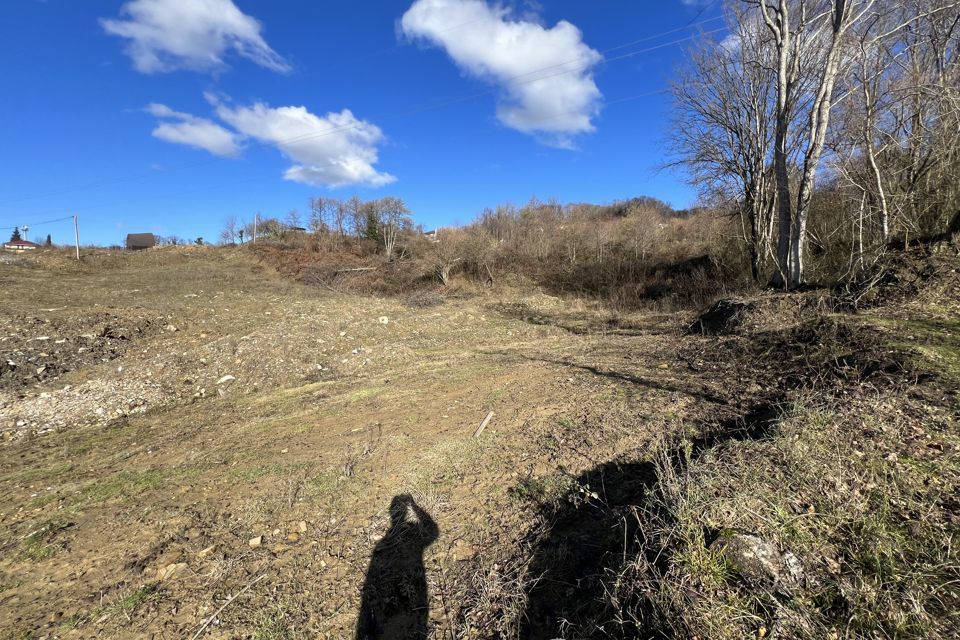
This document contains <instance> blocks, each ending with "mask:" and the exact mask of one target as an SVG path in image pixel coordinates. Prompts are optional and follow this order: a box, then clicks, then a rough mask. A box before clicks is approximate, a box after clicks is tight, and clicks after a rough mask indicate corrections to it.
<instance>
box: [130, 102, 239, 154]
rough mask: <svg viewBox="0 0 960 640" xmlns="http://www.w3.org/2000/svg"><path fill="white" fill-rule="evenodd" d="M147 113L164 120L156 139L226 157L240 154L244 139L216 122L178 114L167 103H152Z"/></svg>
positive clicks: (156, 133)
mask: <svg viewBox="0 0 960 640" xmlns="http://www.w3.org/2000/svg"><path fill="white" fill-rule="evenodd" d="M146 111H147V113H149V114H151V115H153V116H156V117H157V118H158V119H160V120H163V121H164V122H161V123H160V124H158V125H157V127H156V128H155V129H154V130H153V136H154V137H156V138H160V139H161V140H165V141H167V142H173V143H174V144H185V145H188V146H191V147H196V148H198V149H204V150H206V151H209V152H210V153H212V154H214V155H218V156H223V157H225V158H233V157H236V156H237V155H239V154H240V136H238V135H237V134H235V133H233V132H232V131H228V130H227V129H225V128H223V127H221V126H220V125H218V124H217V123H215V122H213V121H212V120H207V119H206V118H198V117H196V116H193V115H190V114H189V113H181V112H179V111H174V110H173V109H171V108H170V107H168V106H167V105H165V104H157V103H153V104H150V105H148V106H147V108H146Z"/></svg>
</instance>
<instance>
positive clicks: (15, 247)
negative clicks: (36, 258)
mask: <svg viewBox="0 0 960 640" xmlns="http://www.w3.org/2000/svg"><path fill="white" fill-rule="evenodd" d="M39 248H40V245H38V244H37V243H36V242H30V241H29V240H11V241H10V242H8V243H6V244H5V245H3V250H4V251H16V252H17V253H22V252H24V251H36V250H37V249H39Z"/></svg>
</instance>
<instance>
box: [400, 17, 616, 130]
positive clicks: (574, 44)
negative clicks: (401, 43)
mask: <svg viewBox="0 0 960 640" xmlns="http://www.w3.org/2000/svg"><path fill="white" fill-rule="evenodd" d="M400 29H401V30H402V32H403V33H404V34H405V35H406V36H407V37H410V38H413V39H420V40H423V41H425V42H429V43H431V44H433V45H436V46H439V47H442V48H443V49H444V50H445V51H446V52H447V54H448V55H449V56H450V57H451V58H452V59H453V61H454V62H455V63H456V64H457V65H458V66H459V67H460V68H461V69H462V70H463V71H465V72H466V73H468V74H470V75H473V76H475V77H478V78H482V79H484V80H487V81H489V82H492V83H494V84H495V85H496V86H498V87H499V88H500V89H501V90H502V92H503V93H502V96H501V99H500V103H499V104H498V106H497V118H498V119H499V120H500V121H501V122H502V123H503V124H505V125H506V126H508V127H511V128H513V129H516V130H518V131H522V132H524V133H529V134H533V135H535V136H537V137H538V138H539V139H540V140H541V141H543V142H546V143H547V144H552V145H555V146H560V147H570V146H572V139H573V136H574V135H576V134H578V133H585V132H590V131H593V130H594V128H595V127H594V125H593V122H592V119H593V117H594V116H595V115H596V114H597V113H598V111H599V109H600V99H601V97H602V96H601V95H600V90H599V89H597V85H596V84H595V83H594V81H593V71H592V70H593V67H594V66H595V65H597V64H598V63H600V62H601V61H602V60H603V57H602V56H601V55H600V54H599V53H598V52H597V51H595V50H593V49H591V48H590V47H588V46H587V45H586V44H585V43H584V42H583V37H582V34H581V32H580V30H579V29H578V28H577V27H575V26H574V25H572V24H571V23H569V22H567V21H565V20H561V21H560V22H558V23H557V24H556V25H555V26H553V27H552V28H546V27H544V26H542V25H540V24H537V23H536V22H531V21H528V20H521V19H514V18H513V17H512V16H511V14H510V11H509V9H506V8H504V7H501V6H490V5H489V4H487V3H486V2H485V1H484V0H416V2H414V3H413V5H412V6H411V7H410V8H409V9H408V10H407V12H406V13H405V14H403V17H402V18H401V19H400Z"/></svg>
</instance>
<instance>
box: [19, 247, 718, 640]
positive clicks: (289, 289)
mask: <svg viewBox="0 0 960 640" xmlns="http://www.w3.org/2000/svg"><path fill="white" fill-rule="evenodd" d="M0 281H2V284H3V290H4V292H5V300H6V303H5V305H4V308H3V309H2V311H0V360H2V364H3V367H4V369H3V370H2V375H0V429H2V438H3V443H2V448H0V483H2V493H3V496H4V497H3V501H2V504H0V511H2V513H0V530H2V532H3V544H4V552H3V555H2V559H0V628H2V629H5V630H7V631H6V632H7V634H8V635H11V636H12V637H21V636H22V637H118V638H119V637H156V638H167V637H169V638H182V637H189V636H191V635H193V634H195V633H196V632H198V631H199V630H200V628H201V626H202V625H203V624H204V623H205V622H207V621H208V620H210V619H211V618H212V621H211V622H209V624H208V625H207V626H206V628H204V629H203V635H204V637H210V638H216V637H222V638H234V637H299V636H298V635H297V634H298V633H302V634H303V636H304V637H329V638H340V637H345V636H348V635H351V634H352V633H353V629H354V626H355V624H356V620H357V615H358V610H359V607H360V605H361V602H360V600H361V591H362V585H363V583H364V577H365V574H366V571H367V565H368V563H369V561H370V556H371V552H372V550H373V549H374V547H375V545H376V544H377V542H378V541H380V540H381V539H382V538H383V536H384V534H385V533H386V530H387V525H388V524H389V507H390V504H391V500H392V499H393V498H394V497H395V496H404V495H410V496H412V497H413V499H414V500H415V501H416V503H417V504H418V505H419V507H420V508H421V509H423V510H424V511H425V512H427V513H428V514H429V515H430V517H431V518H432V519H433V520H434V521H435V522H436V525H437V528H438V533H439V534H438V536H437V537H436V540H435V541H434V542H433V544H431V545H430V546H429V547H428V548H427V549H426V553H425V560H424V561H425V565H426V567H427V576H428V579H429V580H430V582H431V588H430V594H431V595H430V605H429V606H430V616H429V619H430V621H431V622H430V625H431V630H432V632H433V633H435V634H436V635H437V637H442V634H443V630H444V629H445V628H446V626H447V625H448V624H449V622H450V621H449V620H448V616H450V615H452V614H451V611H452V607H453V604H452V603H449V602H443V601H442V597H443V594H444V591H445V590H444V588H443V586H442V584H439V582H440V581H442V580H443V579H445V577H446V578H448V579H452V578H450V576H453V575H455V574H456V570H457V566H458V563H465V562H468V561H471V560H473V559H475V557H476V556H477V554H478V553H480V550H482V549H483V548H484V546H485V545H487V544H489V543H490V541H491V540H494V541H496V540H498V539H499V538H500V537H501V536H507V537H509V538H511V539H515V538H517V537H519V536H521V535H522V534H523V533H524V531H525V530H526V529H527V528H529V525H530V522H531V520H532V518H531V516H530V509H531V505H535V503H536V501H537V500H539V499H542V498H543V497H544V494H545V492H548V491H550V490H551V487H550V486H549V485H550V482H549V479H550V478H552V477H554V476H555V474H557V473H558V471H562V472H563V473H570V474H575V473H577V472H579V471H580V470H581V469H584V468H588V467H591V466H593V465H594V464H596V463H597V462H598V461H599V458H604V459H605V458H606V457H609V456H610V455H613V454H615V452H616V450H618V449H622V448H626V447H630V446H638V445H639V444H641V443H642V442H643V441H644V440H645V438H647V437H648V430H649V429H652V428H656V429H659V428H663V424H664V422H665V421H666V422H669V419H665V418H664V416H671V415H672V416H678V415H680V414H681V413H683V412H685V411H687V410H688V408H689V406H690V405H692V404H697V403H702V402H704V398H705V397H709V396H710V394H711V393H714V392H711V391H710V390H709V389H707V388H706V387H705V386H704V385H703V384H693V385H691V384H690V382H689V381H687V380H684V381H683V382H681V381H679V380H678V377H677V374H675V373H674V372H673V371H672V370H671V369H672V368H673V366H674V364H675V363H674V360H675V355H676V353H675V351H676V350H675V346H674V342H675V340H676V336H677V334H678V328H679V326H680V325H679V324H678V319H677V318H672V317H645V318H642V319H641V320H640V322H639V323H638V324H635V325H632V324H629V323H627V324H626V325H624V323H623V322H622V320H621V321H619V322H618V323H610V322H608V320H609V319H608V318H607V317H606V316H604V314H601V313H599V312H593V311H590V310H588V309H586V308H585V307H580V306H578V305H576V304H571V303H565V302H562V301H560V300H558V299H555V298H549V297H546V296H536V297H532V298H526V299H519V298H518V297H516V296H511V295H509V294H503V293H494V292H488V293H481V294H480V295H476V296H463V297H461V298H459V299H447V300H446V301H445V302H444V303H443V304H440V305H436V306H427V307H425V308H420V307H413V306H407V305H404V304H403V303H402V302H400V301H395V300H377V299H372V298H362V297H345V296H338V295H337V294H334V293H331V292H327V291H322V290H319V289H316V288H309V287H306V286H303V285H300V284H297V283H294V282H291V281H288V280H285V279H282V278H281V277H280V276H278V275H275V274H273V273H270V272H268V270H266V269H265V268H264V267H262V266H261V265H260V264H258V263H257V262H255V261H254V260H253V259H252V258H251V257H250V256H249V255H248V254H246V253H245V252H242V251H220V250H212V249H207V250H203V249H176V250H173V249H172V250H169V251H153V252H147V253H141V254H136V255H130V256H122V255H116V254H108V253H105V254H103V255H101V256H94V257H91V258H89V259H86V260H85V262H84V263H83V264H82V265H80V266H74V265H71V264H70V263H69V261H67V260H66V259H59V258H57V259H55V258H46V259H42V260H40V261H39V262H37V261H32V262H24V263H22V264H14V265H2V271H0ZM684 377H686V375H685V376H684ZM627 378H629V380H627ZM690 389H693V390H692V391H691V390H690ZM641 402H642V403H644V404H645V405H647V406H648V407H649V413H650V414H651V415H653V414H656V418H655V419H651V424H644V423H642V422H638V423H630V422H627V423H625V421H624V420H623V416H624V415H626V414H628V413H630V411H629V410H628V407H630V406H633V405H636V404H637V403H641ZM707 402H709V400H707ZM491 411H492V412H493V413H494V417H493V418H492V420H491V421H490V422H489V426H487V428H486V429H485V431H484V433H483V434H481V435H480V437H477V438H475V437H474V431H475V430H476V429H477V427H478V425H479V424H480V423H481V421H482V420H483V419H484V417H485V416H486V415H487V413H488V412H491ZM587 413H594V414H598V415H602V416H606V417H607V418H608V422H609V424H608V428H606V429H601V430H600V431H599V432H598V433H592V434H589V435H588V437H587V440H590V442H589V446H583V451H582V452H578V451H577V450H576V446H577V444H578V442H579V441H580V440H582V438H581V437H580V436H577V437H576V438H571V437H570V436H569V435H566V432H567V431H570V426H571V425H573V424H574V423H575V422H576V421H578V420H579V419H580V418H581V417H582V416H583V415H585V414H587ZM545 452H546V455H545ZM541 478H547V480H548V481H541V480H540V479H541ZM518 487H519V489H518ZM252 582H256V584H254V585H253V586H251V587H249V588H248V589H246V591H244V592H243V594H242V595H240V596H239V597H237V598H236V600H235V601H233V602H232V603H231V604H230V605H229V606H227V607H226V608H224V609H223V610H222V611H221V612H220V613H217V614H216V615H215V616H214V613H215V612H216V611H217V610H218V609H219V608H220V607H221V605H223V604H224V603H225V602H226V601H227V600H228V599H229V598H230V597H231V596H235V595H237V594H238V593H239V592H240V591H242V590H243V589H244V588H245V587H246V586H247V585H250V584H251V583H252ZM271 634H273V635H271Z"/></svg>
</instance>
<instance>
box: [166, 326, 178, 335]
mask: <svg viewBox="0 0 960 640" xmlns="http://www.w3.org/2000/svg"><path fill="white" fill-rule="evenodd" d="M167 331H168V332H170V333H175V332H176V331H177V328H176V327H175V326H173V325H172V324H168V325H167Z"/></svg>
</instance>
